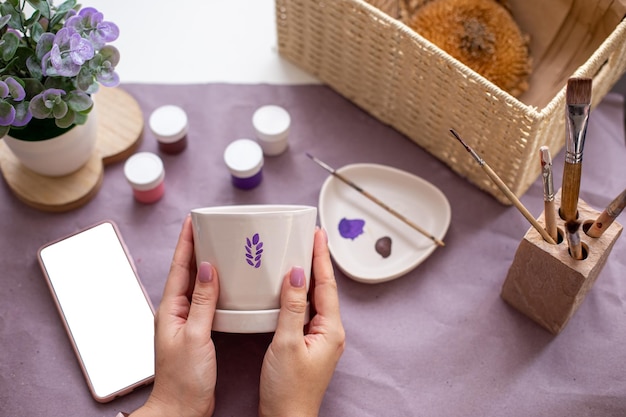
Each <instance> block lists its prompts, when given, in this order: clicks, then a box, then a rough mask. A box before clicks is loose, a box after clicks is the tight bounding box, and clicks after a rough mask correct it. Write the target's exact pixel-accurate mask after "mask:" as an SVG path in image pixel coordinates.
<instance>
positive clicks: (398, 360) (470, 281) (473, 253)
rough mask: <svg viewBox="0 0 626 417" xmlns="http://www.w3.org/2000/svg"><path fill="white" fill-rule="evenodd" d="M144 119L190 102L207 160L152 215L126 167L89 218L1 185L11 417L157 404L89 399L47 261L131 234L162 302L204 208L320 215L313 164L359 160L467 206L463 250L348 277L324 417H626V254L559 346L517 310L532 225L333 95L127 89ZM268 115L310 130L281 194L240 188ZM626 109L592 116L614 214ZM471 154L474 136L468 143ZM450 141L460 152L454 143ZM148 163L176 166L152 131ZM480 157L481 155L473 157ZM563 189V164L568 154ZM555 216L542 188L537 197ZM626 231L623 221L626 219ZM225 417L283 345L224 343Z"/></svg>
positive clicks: (112, 170) (6, 393) (595, 157)
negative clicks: (399, 273) (238, 164)
mask: <svg viewBox="0 0 626 417" xmlns="http://www.w3.org/2000/svg"><path fill="white" fill-rule="evenodd" d="M123 88H125V89H126V90H127V91H128V92H130V93H131V94H132V95H133V96H134V97H135V98H136V99H137V101H138V102H139V104H140V106H141V108H142V109H143V110H144V114H145V115H146V118H147V115H149V114H150V112H151V111H152V110H153V109H154V108H156V107H158V106H160V105H163V104H178V105H180V106H182V107H184V108H185V109H186V110H187V112H188V115H189V117H190V131H189V147H188V149H187V150H186V151H185V152H184V153H182V154H180V155H177V156H167V155H161V156H162V158H163V161H164V164H165V169H166V194H165V197H164V198H163V199H162V200H161V201H159V202H158V203H156V204H154V205H142V204H139V203H136V202H135V201H134V200H133V198H132V195H131V190H130V188H129V186H128V185H127V183H126V182H125V179H124V176H123V172H122V168H123V164H121V163H118V164H115V165H112V166H109V167H107V169H106V172H105V177H104V184H103V186H102V189H101V190H100V191H99V193H98V194H97V195H96V196H95V198H94V199H93V200H92V201H90V202H89V203H88V204H87V205H86V206H84V207H82V208H80V209H77V210H74V211H71V212H67V213H62V214H50V213H44V212H40V211H37V210H35V209H32V208H29V207H27V206H25V205H24V204H23V203H21V202H20V201H19V200H18V199H17V198H15V196H14V195H13V194H12V192H11V191H10V189H9V187H8V186H7V184H6V183H5V182H4V181H3V182H2V184H1V185H0V230H1V231H2V240H1V246H0V253H1V254H0V259H1V260H2V261H1V267H2V272H1V278H0V283H1V287H0V416H11V417H17V416H24V417H25V416H28V417H35V416H46V417H47V416H65V415H73V416H81V417H87V416H103V417H112V416H114V415H115V414H116V413H117V412H118V411H120V410H122V411H132V410H134V409H135V408H136V407H138V406H139V405H141V404H142V403H143V402H144V401H145V399H146V397H147V396H148V394H149V392H150V388H142V389H140V390H138V391H136V392H133V393H131V394H129V395H128V396H125V397H122V398H119V399H116V400H115V401H113V402H111V403H109V404H104V405H102V404H98V403H96V402H95V401H94V400H93V399H92V398H91V397H90V395H89V392H88V390H87V386H86V384H85V382H84V379H83V376H82V374H81V372H80V368H79V366H78V363H77V361H76V359H75V357H74V353H73V351H72V350H71V348H70V344H69V342H68V339H67V336H66V334H65V331H64V329H63V326H62V325H61V321H60V319H59V316H58V314H57V311H56V309H55V306H54V304H53V302H52V298H51V296H50V294H49V292H48V289H47V287H46V284H45V282H44V280H43V277H42V273H41V271H40V270H39V267H38V265H37V263H36V251H37V249H38V248H39V247H40V246H41V245H42V244H44V243H47V242H48V241H51V240H53V239H56V238H58V237H60V236H63V235H65V234H68V233H70V232H74V231H76V230H78V229H80V228H82V227H85V226H88V225H90V224H93V223H96V222H98V221H100V220H103V219H112V220H114V221H115V222H117V224H118V225H119V226H120V229H121V232H122V234H123V236H124V238H125V240H126V243H127V244H128V247H129V249H130V252H131V254H132V255H133V257H134V259H135V262H136V264H137V267H138V271H139V274H140V276H141V279H142V281H143V282H144V284H145V286H146V287H147V290H148V292H149V295H150V297H151V298H152V301H153V302H154V304H155V305H158V304H159V301H160V299H161V292H162V289H163V284H164V282H165V279H166V275H167V272H168V268H169V264H170V260H171V256H172V253H173V249H174V246H175V243H176V240H177V237H178V233H179V231H180V226H181V223H182V220H183V218H184V217H185V215H186V214H187V213H188V212H189V210H190V209H191V208H195V207H201V206H207V205H220V204H232V203H297V204H311V205H316V204H317V201H318V194H319V191H320V187H321V185H322V182H323V181H324V180H325V178H326V177H327V173H326V172H325V171H323V170H322V169H321V168H320V167H319V166H317V165H315V164H314V163H313V162H311V161H310V160H309V159H308V158H307V157H306V156H305V152H310V153H312V154H314V155H316V156H318V157H319V158H320V159H322V160H324V161H326V162H327V163H329V164H331V165H332V166H334V167H336V168H338V167H341V166H343V165H346V164H351V163H357V162H371V163H379V164H385V165H389V166H393V167H396V168H399V169H403V170H406V171H409V172H411V173H413V174H416V175H418V176H420V177H422V178H424V179H426V180H428V181H430V182H432V183H433V184H434V185H436V186H437V187H439V188H440V189H441V190H442V191H443V192H444V193H445V194H446V196H447V197H448V199H449V201H450V204H451V207H452V223H451V226H450V229H449V231H448V234H447V236H446V237H445V241H446V244H447V246H446V247H445V248H440V249H437V250H436V251H435V252H434V253H433V255H432V256H431V257H430V258H428V259H427V260H426V261H425V262H424V263H423V264H421V265H420V266H418V267H417V268H416V269H415V270H414V271H412V272H410V273H409V274H407V275H406V276H404V277H401V278H399V279H397V280H394V281H390V282H387V283H383V284H377V285H367V284H362V283H357V282H355V281H352V280H351V279H349V278H347V277H346V276H344V275H343V274H341V273H340V272H339V271H337V272H336V273H337V279H338V284H339V293H340V299H341V300H340V301H341V308H342V316H343V320H344V324H345V328H346V332H347V347H346V351H345V354H344V355H343V357H342V359H341V361H340V363H339V365H338V368H337V371H336V373H335V376H334V379H333V380H332V383H331V385H330V387H329V389H328V392H327V395H326V397H325V400H324V403H323V406H322V410H321V415H322V416H329V417H330V416H337V417H351V416H359V417H367V416H371V417H380V416H387V417H392V416H429V417H435V416H445V417H453V416H464V417H465V416H481V417H487V416H493V417H504V416H535V417H538V416H570V417H574V416H603V417H609V416H624V415H626V325H625V323H626V281H624V275H625V271H626V257H625V256H624V254H625V253H626V252H625V250H626V238H625V237H623V236H622V237H621V238H620V239H618V241H617V243H616V245H615V247H614V249H613V252H612V253H611V255H610V256H609V259H608V262H607V264H606V266H605V267H604V269H603V271H602V272H601V274H600V276H599V279H598V281H597V282H596V284H595V285H594V287H593V288H592V290H591V291H590V293H589V294H588V295H587V297H586V299H585V301H584V302H583V304H582V306H581V307H580V309H579V310H578V312H577V313H576V315H575V316H574V317H573V319H572V320H571V321H570V322H569V324H568V325H567V327H566V328H565V329H564V331H563V332H562V333H561V334H560V335H558V336H556V337H555V336H552V335H551V334H549V333H548V332H547V331H546V330H544V329H543V328H541V327H539V326H538V325H537V324H535V323H534V322H532V321H530V320H529V319H528V318H527V317H525V316H523V315H522V314H520V313H518V312H517V311H515V310H513V309H512V308H510V307H509V306H508V305H507V304H505V303H504V302H503V301H502V299H501V298H500V288H501V285H502V283H503V281H504V279H505V277H506V274H507V271H508V268H509V266H510V265H511V262H512V260H513V256H514V254H515V251H516V249H517V247H518V244H519V242H520V240H521V239H522V237H523V235H524V234H525V232H526V231H527V229H528V228H529V224H528V223H527V221H526V220H525V219H524V218H523V217H522V215H521V214H520V213H519V212H518V211H517V210H516V209H515V208H514V207H512V206H504V205H502V204H500V203H498V202H497V201H496V200H495V199H493V198H492V197H491V196H489V195H487V194H486V193H483V192H482V191H480V190H478V189H477V188H476V187H474V186H473V185H471V184H470V183H468V182H467V181H465V180H464V179H463V178H461V177H459V176H458V175H456V174H454V173H453V172H452V171H451V170H449V169H448V168H447V167H446V166H445V165H444V164H443V163H441V162H440V161H438V160H436V159H435V158H434V157H432V156H431V155H429V154H428V153H427V152H425V151H424V150H422V149H421V148H419V147H418V146H416V145H415V144H414V143H413V142H411V141H410V140H408V139H406V138H405V137H404V136H402V135H400V134H399V133H397V132H396V131H394V130H393V129H391V128H389V127H387V126H385V125H383V124H381V123H380V122H378V121H377V120H375V119H373V118H372V117H370V116H369V115H368V114H366V113H365V112H363V111H362V110H360V109H359V108H357V107H355V106H354V105H353V104H352V103H350V102H349V101H347V100H346V99H344V98H343V97H341V96H340V95H338V94H336V93H335V92H333V91H332V90H331V89H329V88H327V87H324V86H271V85H249V86H238V85H227V84H207V85H185V86H160V85H159V86H157V85H125V86H123ZM268 103H274V104H279V105H282V106H284V107H285V108H287V109H288V110H289V112H290V113H291V116H292V122H293V125H292V132H291V135H290V147H289V150H288V152H287V153H285V154H283V155H280V156H278V157H271V158H267V159H266V163H265V168H264V174H265V177H264V180H263V182H262V184H261V185H260V186H259V187H258V188H256V189H254V190H251V191H241V190H237V189H235V188H233V187H232V186H231V184H230V182H229V173H228V171H227V170H226V167H225V166H224V164H223V161H222V153H223V151H224V148H225V147H226V145H227V144H228V143H229V142H230V141H232V140H234V139H237V138H241V137H249V138H252V137H253V128H252V125H251V116H252V113H253V111H254V110H255V109H256V108H257V107H259V106H261V105H263V104H268ZM622 105H623V100H622V97H621V96H619V95H617V94H613V95H609V96H607V98H606V99H605V100H604V101H603V102H602V103H601V104H600V105H599V107H598V108H597V109H596V110H595V111H594V112H593V113H592V116H591V121H590V125H589V130H588V136H587V144H586V148H585V159H584V168H583V180H582V190H581V198H582V199H583V200H585V201H586V202H587V203H588V204H590V205H591V206H592V207H595V208H597V209H601V208H603V207H604V206H605V205H606V204H607V203H608V202H609V201H610V200H611V199H612V198H613V197H615V196H616V195H617V194H618V193H619V192H621V191H622V190H623V189H624V187H625V186H626V146H625V141H624V123H623V120H624V115H623V107H622ZM466 139H469V138H466ZM441 140H453V139H451V138H450V137H449V135H448V133H447V132H442V138H441ZM140 150H145V151H153V152H158V150H157V145H156V142H155V140H154V138H153V137H152V136H151V134H150V133H149V132H148V131H147V129H146V132H145V134H144V140H143V142H142V144H141V146H140ZM468 157H469V155H468ZM553 158H554V160H555V164H554V165H555V166H554V173H555V184H556V185H557V188H560V182H561V176H562V175H561V174H562V166H563V162H562V161H563V152H561V153H559V154H558V155H553ZM521 200H522V202H523V203H524V204H525V205H526V206H527V207H528V208H529V210H530V211H531V212H532V213H533V214H535V215H539V213H541V211H542V210H543V203H542V187H541V184H540V181H539V180H537V181H536V182H535V183H534V184H533V186H532V187H531V188H530V190H529V191H528V192H527V193H526V194H525V195H524V196H523V197H522V199H521ZM618 220H619V219H618ZM214 337H215V343H216V346H217V354H218V387H217V396H218V398H217V409H216V412H215V415H216V416H218V417H223V416H238V417H243V416H255V415H256V407H257V402H258V379H259V372H260V366H261V361H262V358H263V354H264V352H265V349H266V347H267V344H268V343H269V342H270V340H271V335H267V334H265V335H229V334H220V333H217V334H215V336H214Z"/></svg>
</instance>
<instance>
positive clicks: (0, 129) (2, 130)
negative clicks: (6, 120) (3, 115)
mask: <svg viewBox="0 0 626 417" xmlns="http://www.w3.org/2000/svg"><path fill="white" fill-rule="evenodd" d="M10 129H11V127H10V126H0V138H3V137H5V136H6V135H7V133H9V130H10Z"/></svg>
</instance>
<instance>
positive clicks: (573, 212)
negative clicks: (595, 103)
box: [561, 78, 592, 221]
mask: <svg viewBox="0 0 626 417" xmlns="http://www.w3.org/2000/svg"><path fill="white" fill-rule="evenodd" d="M591 84H592V81H591V78H570V79H569V80H568V82H567V90H566V95H565V98H566V104H567V106H566V114H565V116H566V117H565V122H566V123H565V131H566V136H565V165H564V166H563V186H562V187H561V217H562V218H563V219H565V221H568V220H575V219H576V217H577V212H578V195H579V193H580V178H581V172H582V162H583V149H584V147H585V136H586V134H587V123H588V121H589V112H590V110H591Z"/></svg>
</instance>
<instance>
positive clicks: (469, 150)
mask: <svg viewBox="0 0 626 417" xmlns="http://www.w3.org/2000/svg"><path fill="white" fill-rule="evenodd" d="M450 133H452V136H454V137H455V138H456V139H457V140H458V141H459V142H461V144H462V145H463V146H464V147H465V149H466V150H467V151H468V152H471V148H470V147H469V146H468V145H467V144H466V143H465V142H464V141H463V139H461V137H460V136H459V134H458V133H456V132H455V131H454V129H450Z"/></svg>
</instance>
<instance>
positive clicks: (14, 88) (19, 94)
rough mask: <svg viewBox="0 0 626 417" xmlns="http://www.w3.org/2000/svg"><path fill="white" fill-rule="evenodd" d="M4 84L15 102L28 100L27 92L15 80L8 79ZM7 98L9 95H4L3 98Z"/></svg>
mask: <svg viewBox="0 0 626 417" xmlns="http://www.w3.org/2000/svg"><path fill="white" fill-rule="evenodd" d="M4 83H5V85H6V86H7V88H8V94H10V95H11V97H12V98H13V100H15V101H22V100H24V98H26V91H24V87H22V84H20V83H18V82H17V81H16V80H15V78H13V77H7V78H6V80H4ZM6 96H7V94H4V95H3V96H2V97H3V98H4V97H6Z"/></svg>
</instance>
